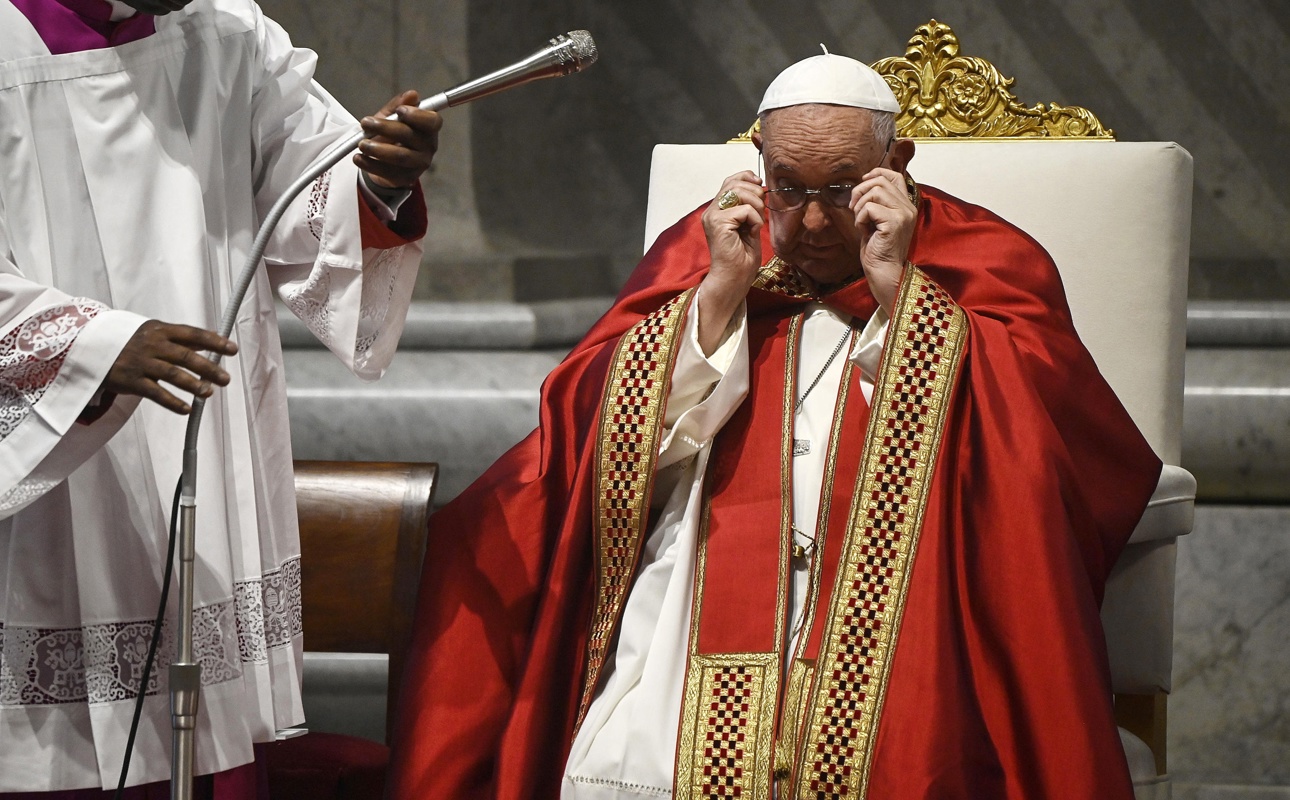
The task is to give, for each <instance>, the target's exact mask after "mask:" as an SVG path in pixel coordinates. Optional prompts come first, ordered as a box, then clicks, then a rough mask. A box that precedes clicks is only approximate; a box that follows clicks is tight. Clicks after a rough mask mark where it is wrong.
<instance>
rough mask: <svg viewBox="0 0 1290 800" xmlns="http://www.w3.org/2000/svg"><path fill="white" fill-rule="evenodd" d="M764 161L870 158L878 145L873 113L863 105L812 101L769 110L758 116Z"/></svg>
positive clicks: (772, 164)
mask: <svg viewBox="0 0 1290 800" xmlns="http://www.w3.org/2000/svg"><path fill="white" fill-rule="evenodd" d="M761 135H762V153H763V154H764V155H765V157H766V164H767V166H768V167H770V168H773V167H774V165H775V163H776V162H797V161H803V160H808V159H809V160H826V161H836V160H844V159H849V158H859V159H866V158H872V153H871V151H873V150H874V149H875V148H877V147H880V145H879V144H878V143H877V142H875V140H874V137H873V115H872V114H871V113H870V112H869V111H868V110H866V109H863V108H851V107H849V106H834V105H824V104H820V103H812V104H806V105H799V106H788V107H786V108H777V109H775V110H773V111H768V112H766V113H765V114H763V115H762V117H761Z"/></svg>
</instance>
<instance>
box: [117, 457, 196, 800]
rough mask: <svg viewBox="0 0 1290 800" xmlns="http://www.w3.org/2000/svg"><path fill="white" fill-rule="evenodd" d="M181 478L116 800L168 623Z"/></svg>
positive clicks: (176, 488)
mask: <svg viewBox="0 0 1290 800" xmlns="http://www.w3.org/2000/svg"><path fill="white" fill-rule="evenodd" d="M182 486H183V479H182V478H181V479H180V480H179V482H178V483H176V484H175V499H174V500H173V501H172V502H171V504H170V542H169V543H168V544H167V545H166V569H165V571H164V572H162V575H161V602H159V603H158V604H157V619H156V620H155V621H154V622H153V623H152V641H151V642H149V643H148V657H147V659H145V660H144V662H143V677H142V679H141V680H140V681H139V694H138V695H137V696H136V697H135V698H134V719H132V720H130V736H129V737H128V738H127V739H126V740H125V758H124V759H122V761H121V779H120V780H119V781H117V784H116V795H115V800H121V793H122V792H124V791H125V778H126V775H128V774H129V772H130V754H131V753H133V752H134V737H135V734H137V733H138V732H139V717H140V716H142V715H143V701H144V699H145V698H146V697H147V696H148V680H149V678H151V677H152V662H153V661H154V660H155V659H156V657H157V645H158V644H159V643H160V642H161V626H162V623H163V622H164V621H165V619H166V600H167V599H168V598H169V597H170V576H171V573H173V572H174V571H175V541H176V540H177V539H178V538H179V537H178V536H176V535H175V532H176V531H177V530H178V529H177V527H176V526H177V524H178V520H179V490H180V489H181V488H182Z"/></svg>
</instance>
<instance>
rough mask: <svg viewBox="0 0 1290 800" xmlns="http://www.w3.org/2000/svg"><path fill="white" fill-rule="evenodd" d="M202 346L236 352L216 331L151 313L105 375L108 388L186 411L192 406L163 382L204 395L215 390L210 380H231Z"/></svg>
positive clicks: (224, 352) (218, 382) (228, 353)
mask: <svg viewBox="0 0 1290 800" xmlns="http://www.w3.org/2000/svg"><path fill="white" fill-rule="evenodd" d="M198 351H206V352H211V353H219V354H221V355H226V356H231V355H235V354H236V353H237V345H236V344H234V343H233V342H231V341H229V340H228V339H225V338H224V337H223V336H220V335H219V334H218V333H215V332H213V331H208V330H203V329H201V328H194V327H192V326H189V325H171V324H169V323H166V322H158V321H157V320H155V319H150V320H148V321H147V322H145V323H143V324H142V325H140V326H139V329H138V330H136V331H135V332H134V336H132V337H130V341H128V342H126V345H125V347H124V348H123V349H122V350H121V353H120V355H118V356H117V358H116V362H115V363H113V364H112V368H111V369H110V370H108V374H107V377H106V378H104V379H103V389H104V391H107V392H112V393H114V394H132V395H138V396H139V397H144V398H147V399H149V400H152V401H153V402H155V403H157V404H158V405H160V406H161V407H162V408H166V409H169V410H170V411H173V412H175V413H176V414H187V413H188V412H190V411H192V407H191V406H189V405H188V403H185V402H184V401H183V400H180V399H179V398H178V397H175V396H174V395H173V394H171V393H170V392H168V391H167V390H166V389H165V388H163V387H162V385H161V384H162V383H168V384H170V385H171V386H173V387H175V388H177V389H180V390H181V391H184V392H188V393H189V394H192V395H196V396H199V397H209V396H210V395H211V392H212V391H213V390H212V389H211V384H216V385H219V386H228V380H229V378H228V373H227V372H225V371H224V370H223V369H221V368H220V367H219V365H217V364H216V363H215V362H214V361H211V360H210V359H209V358H206V357H205V356H203V355H201V353H200V352H198Z"/></svg>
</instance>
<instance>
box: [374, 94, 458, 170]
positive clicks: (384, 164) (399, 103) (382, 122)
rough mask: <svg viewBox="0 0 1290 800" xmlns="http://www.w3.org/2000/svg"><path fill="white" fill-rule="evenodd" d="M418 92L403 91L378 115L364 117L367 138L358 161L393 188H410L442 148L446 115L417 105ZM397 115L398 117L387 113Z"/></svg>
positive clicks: (391, 99)
mask: <svg viewBox="0 0 1290 800" xmlns="http://www.w3.org/2000/svg"><path fill="white" fill-rule="evenodd" d="M419 102H420V99H419V97H418V95H417V93H416V92H403V93H402V94H399V95H396V96H394V97H392V98H390V102H388V103H386V104H385V106H384V107H383V108H382V109H381V110H380V111H378V112H376V114H375V115H373V116H370V117H364V118H363V121H362V125H363V131H364V132H365V133H366V134H367V138H366V139H364V140H363V142H362V143H361V144H360V145H359V146H358V150H359V152H358V154H357V155H355V156H354V163H355V164H357V165H358V168H359V169H361V170H364V171H365V172H367V174H368V177H370V178H371V179H372V182H373V183H376V184H378V185H380V186H385V187H387V188H390V189H410V188H412V186H414V185H415V184H416V182H417V181H418V180H419V179H420V178H421V173H423V172H425V171H426V170H427V169H429V168H430V163H431V162H432V161H433V160H434V154H435V151H436V150H438V149H439V128H441V127H442V126H443V119H441V118H440V116H439V115H438V114H437V113H435V112H433V111H422V110H421V109H420V108H417V103H419ZM390 115H394V117H395V118H394V119H386V117H388V116H390Z"/></svg>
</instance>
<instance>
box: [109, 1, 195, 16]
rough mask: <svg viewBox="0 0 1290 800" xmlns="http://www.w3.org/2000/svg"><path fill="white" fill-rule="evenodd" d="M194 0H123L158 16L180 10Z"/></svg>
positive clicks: (137, 9) (140, 9) (146, 12)
mask: <svg viewBox="0 0 1290 800" xmlns="http://www.w3.org/2000/svg"><path fill="white" fill-rule="evenodd" d="M192 1H193V0H121V2H123V3H125V4H126V5H127V6H130V7H131V8H133V9H135V10H136V11H142V12H143V13H145V14H154V15H156V16H158V17H164V16H165V15H166V14H169V13H170V12H171V11H178V10H179V9H181V8H183V7H184V6H186V5H188V4H189V3H191V2H192Z"/></svg>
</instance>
